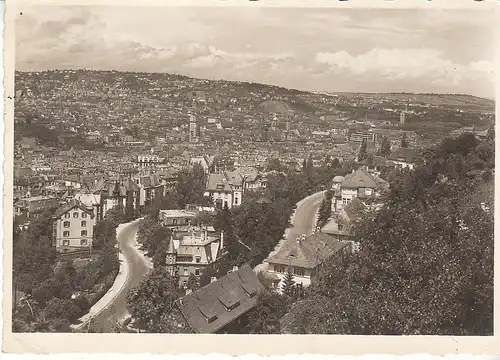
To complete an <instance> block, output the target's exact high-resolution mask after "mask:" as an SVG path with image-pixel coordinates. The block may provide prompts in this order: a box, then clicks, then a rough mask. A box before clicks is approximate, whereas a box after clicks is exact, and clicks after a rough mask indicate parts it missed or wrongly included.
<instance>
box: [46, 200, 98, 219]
mask: <svg viewBox="0 0 500 360" xmlns="http://www.w3.org/2000/svg"><path fill="white" fill-rule="evenodd" d="M74 208H78V209H80V210H82V211H84V212H86V213H87V214H89V215H90V217H93V216H94V213H93V211H92V210H91V209H89V208H87V207H86V206H85V205H83V204H82V203H81V202H80V201H78V200H75V199H72V200H70V201H69V202H68V203H67V204H64V205H62V206H61V207H59V209H57V210H56V212H55V213H54V216H53V217H52V218H60V217H61V216H62V215H64V214H66V213H67V212H68V211H71V210H73V209H74Z"/></svg>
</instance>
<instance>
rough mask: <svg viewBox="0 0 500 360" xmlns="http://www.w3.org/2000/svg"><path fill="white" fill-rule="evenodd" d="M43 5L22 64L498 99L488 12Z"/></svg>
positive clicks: (27, 25) (24, 43) (32, 22)
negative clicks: (495, 90)
mask: <svg viewBox="0 0 500 360" xmlns="http://www.w3.org/2000/svg"><path fill="white" fill-rule="evenodd" d="M46 10H47V9H46V7H29V8H26V9H23V11H22V13H23V15H21V16H18V19H17V22H16V68H17V70H21V71H30V70H33V71H40V70H47V69H80V68H87V69H93V70H117V71H136V72H167V73H175V74H181V75H186V76H191V77H196V78H207V79H222V80H233V81H252V82H261V83H266V84H272V85H278V86H283V87H288V88H296V89H300V90H307V91H327V92H416V93H464V94H470V95H475V96H480V97H489V98H493V97H494V87H493V76H492V73H493V67H494V64H493V59H494V44H493V42H491V41H490V40H489V39H491V36H493V35H494V25H493V13H492V12H491V11H483V10H479V11H475V13H476V14H475V15H476V16H471V14H470V12H471V10H467V11H464V10H446V11H444V10H416V9H406V10H391V11H387V10H373V9H371V10H368V9H366V10H365V9H356V10H352V9H351V10H343V9H317V8H316V9H314V8H307V9H304V8H302V9H297V8H279V9H276V8H227V7H224V8H211V10H210V12H207V11H206V8H190V7H184V8H183V7H168V8H141V9H137V8H129V7H123V8H116V7H113V8H111V7H76V6H72V7H62V6H59V7H53V8H52V9H51V11H46ZM299 19H300V22H299V21H298V20H299ZM256 21H258V23H259V25H258V26H256V25H255V24H256ZM165 24H169V25H167V26H166V25H165ZM160 26H164V27H162V29H167V30H168V29H169V26H170V27H172V28H175V29H176V30H175V31H172V32H169V31H158V29H160ZM165 26H166V27H165ZM236 26H238V30H240V31H228V29H232V28H235V27H236ZM443 29H445V30H443ZM488 35H491V36H488ZM458 39H460V41H455V40H458ZM465 49H468V50H467V51H466V50H465ZM117 58H120V59H121V61H120V62H118V63H117V62H116V59H117Z"/></svg>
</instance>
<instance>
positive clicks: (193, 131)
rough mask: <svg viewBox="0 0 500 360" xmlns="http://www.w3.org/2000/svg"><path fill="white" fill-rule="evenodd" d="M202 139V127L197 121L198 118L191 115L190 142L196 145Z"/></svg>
mask: <svg viewBox="0 0 500 360" xmlns="http://www.w3.org/2000/svg"><path fill="white" fill-rule="evenodd" d="M199 138H200V126H199V124H198V122H197V121H196V116H194V115H189V142H190V143H196V142H198V140H199Z"/></svg>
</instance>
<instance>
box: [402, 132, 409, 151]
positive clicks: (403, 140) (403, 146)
mask: <svg viewBox="0 0 500 360" xmlns="http://www.w3.org/2000/svg"><path fill="white" fill-rule="evenodd" d="M401 147H402V148H407V147H408V140H407V139H406V133H405V132H404V133H403V135H402V136H401Z"/></svg>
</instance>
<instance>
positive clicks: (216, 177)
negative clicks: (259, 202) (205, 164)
mask: <svg viewBox="0 0 500 360" xmlns="http://www.w3.org/2000/svg"><path fill="white" fill-rule="evenodd" d="M205 196H209V197H210V198H211V199H212V201H213V202H214V205H215V207H216V208H218V209H222V208H224V207H226V206H227V207H228V208H232V207H233V206H239V205H241V202H242V197H243V178H242V177H241V175H240V174H238V173H235V172H230V171H225V172H223V173H222V174H210V175H209V176H208V183H207V189H206V190H205Z"/></svg>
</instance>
